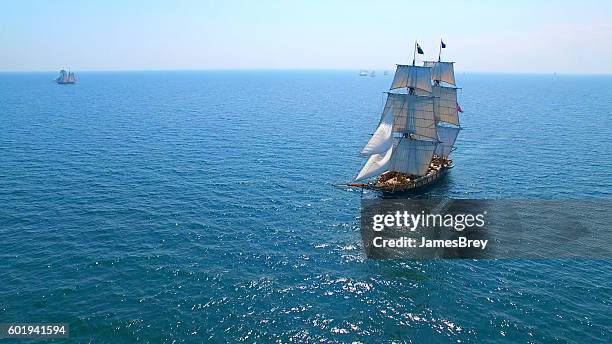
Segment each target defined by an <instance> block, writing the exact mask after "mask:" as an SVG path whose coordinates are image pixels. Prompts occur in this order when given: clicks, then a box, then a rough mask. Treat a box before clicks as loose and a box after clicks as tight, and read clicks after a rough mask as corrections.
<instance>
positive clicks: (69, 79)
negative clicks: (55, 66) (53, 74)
mask: <svg viewBox="0 0 612 344" xmlns="http://www.w3.org/2000/svg"><path fill="white" fill-rule="evenodd" d="M55 82H57V83H58V84H60V85H64V84H74V83H75V82H76V78H75V77H74V73H73V72H71V71H70V69H68V72H66V71H65V70H64V69H62V70H60V74H59V76H58V77H57V78H55Z"/></svg>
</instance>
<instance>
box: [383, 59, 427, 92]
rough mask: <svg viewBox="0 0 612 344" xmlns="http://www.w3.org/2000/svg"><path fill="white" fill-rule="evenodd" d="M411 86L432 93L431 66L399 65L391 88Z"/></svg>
mask: <svg viewBox="0 0 612 344" xmlns="http://www.w3.org/2000/svg"><path fill="white" fill-rule="evenodd" d="M402 87H410V88H415V89H420V90H423V91H425V92H429V93H431V68H429V67H421V66H412V65H397V70H396V71H395V77H394V78H393V83H391V89H392V90H393V89H396V88H402Z"/></svg>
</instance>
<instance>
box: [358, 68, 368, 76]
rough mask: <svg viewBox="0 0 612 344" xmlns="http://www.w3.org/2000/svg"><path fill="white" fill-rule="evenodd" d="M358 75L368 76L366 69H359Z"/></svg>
mask: <svg viewBox="0 0 612 344" xmlns="http://www.w3.org/2000/svg"><path fill="white" fill-rule="evenodd" d="M359 76H368V71H367V70H365V69H362V70H360V71H359Z"/></svg>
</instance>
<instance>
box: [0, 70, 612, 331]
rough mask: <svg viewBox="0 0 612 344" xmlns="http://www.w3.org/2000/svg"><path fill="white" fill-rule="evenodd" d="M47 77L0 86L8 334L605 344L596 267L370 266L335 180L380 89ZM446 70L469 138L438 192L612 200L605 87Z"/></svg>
mask: <svg viewBox="0 0 612 344" xmlns="http://www.w3.org/2000/svg"><path fill="white" fill-rule="evenodd" d="M53 77H54V74H52V73H4V74H0V123H1V124H0V235H1V238H2V239H1V240H0V262H1V263H0V264H1V265H0V323H7V322H36V321H38V322H68V323H70V326H71V337H70V340H69V341H70V342H92V343H123V342H142V343H183V342H185V343H191V342H204V341H215V342H225V341H232V342H233V341H244V342H253V341H258V342H268V341H276V340H280V341H283V342H286V341H290V340H294V341H299V342H302V341H308V342H318V341H339V342H351V341H362V342H383V341H394V340H395V341H410V342H417V343H426V342H447V341H454V342H459V341H461V342H465V341H479V342H480V341H488V342H497V341H504V340H505V341H509V342H517V341H518V342H561V343H564V342H590V341H600V342H609V341H610V333H611V331H612V321H611V320H610V319H611V317H612V311H611V301H610V300H611V299H612V285H611V284H610V281H611V280H612V266H611V265H610V262H609V261H605V260H578V261H568V260H565V261H561V260H538V261H526V260H501V261H471V260H468V261H430V262H412V261H372V260H367V259H365V258H364V256H363V252H362V249H361V237H360V234H359V207H360V195H359V193H358V192H347V191H340V190H337V189H334V188H333V187H331V186H330V184H331V183H334V182H342V181H348V180H349V178H351V177H352V176H354V175H355V173H356V172H357V171H358V169H359V168H360V166H361V164H362V163H363V162H364V161H363V158H362V157H360V156H359V155H358V152H359V150H360V148H361V146H362V145H363V144H364V143H365V142H366V141H367V139H368V137H369V133H371V132H372V131H373V129H374V126H375V125H376V123H377V121H378V117H379V111H380V107H381V101H382V98H381V92H382V91H384V90H385V88H386V87H388V85H389V84H390V78H391V76H388V77H382V76H379V77H376V78H370V77H367V78H364V77H359V76H358V75H357V73H356V72H312V71H308V72H306V71H304V72H297V71H295V72H294V71H291V72H289V71H284V72H270V71H268V72H263V71H262V72H130V73H93V72H91V73H78V74H77V77H78V78H79V81H78V83H77V84H75V85H64V86H59V85H56V84H54V83H53V82H52V81H51V80H52V79H53ZM457 77H458V83H459V85H460V86H461V87H463V90H462V91H461V92H460V103H461V106H462V108H463V109H464V110H465V114H463V116H462V124H463V126H464V127H465V130H463V131H462V132H461V134H460V136H459V139H458V142H457V146H458V147H459V149H458V150H457V151H456V152H455V153H454V155H455V156H454V161H455V165H456V167H455V169H453V171H452V172H451V174H450V175H449V177H448V178H447V179H446V180H445V181H444V182H443V183H441V184H440V185H438V186H437V187H436V188H435V189H433V190H432V191H431V192H432V193H433V194H440V195H444V196H448V197H459V198H519V199H520V198H546V199H548V198H554V199H564V198H578V199H580V198H610V197H612V187H611V185H612V174H611V173H610V170H611V169H612V144H611V142H612V141H611V140H610V137H612V119H611V118H612V116H611V114H612V102H611V101H610V99H611V98H612V77H609V76H607V77H606V76H561V75H560V76H553V75H540V76H534V75H495V74H458V76H457ZM610 229H612V228H606V229H605V230H610ZM5 341H6V340H5ZM0 342H3V341H2V340H0ZM20 342H26V341H20Z"/></svg>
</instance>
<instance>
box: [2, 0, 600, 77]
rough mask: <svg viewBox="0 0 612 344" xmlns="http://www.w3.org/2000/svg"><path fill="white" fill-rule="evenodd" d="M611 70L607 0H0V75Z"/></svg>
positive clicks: (574, 71) (567, 71) (592, 71)
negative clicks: (443, 62) (422, 68)
mask: <svg viewBox="0 0 612 344" xmlns="http://www.w3.org/2000/svg"><path fill="white" fill-rule="evenodd" d="M440 36H442V37H444V40H445V42H446V43H447V44H448V48H447V49H445V51H444V54H445V55H443V56H446V57H447V58H448V59H449V60H454V61H456V62H457V69H458V70H463V71H494V72H542V73H550V72H560V73H612V1H603V0H602V1H590V0H581V1H576V0H573V1H564V0H558V1H544V0H542V1H536V0H532V1H522V0H520V1H465V2H463V1H434V0H431V1H430V0H419V1H359V0H353V1H315V0H311V1H266V0H253V1H232V0H227V1H226V0H219V1H156V0H150V1H115V0H103V1H99V0H91V1H61V0H60V1H29V0H21V1H10V2H9V1H6V2H2V3H1V5H0V46H1V47H2V48H1V50H0V51H1V52H2V53H1V54H0V70H4V71H7V70H8V71H21V70H28V71H29V70H58V69H59V68H61V67H65V66H68V65H69V66H70V67H71V68H72V69H74V70H131V69H256V68H266V69H269V68H273V69H277V68H279V69H287V68H317V69H320V68H324V69H328V68H329V69H359V68H377V69H381V68H385V69H390V68H392V67H393V66H394V64H395V63H406V62H410V60H411V56H412V49H413V44H414V40H415V39H418V41H419V42H420V44H421V46H422V47H423V49H424V50H425V53H426V57H428V58H436V57H437V44H438V42H439V39H440Z"/></svg>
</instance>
